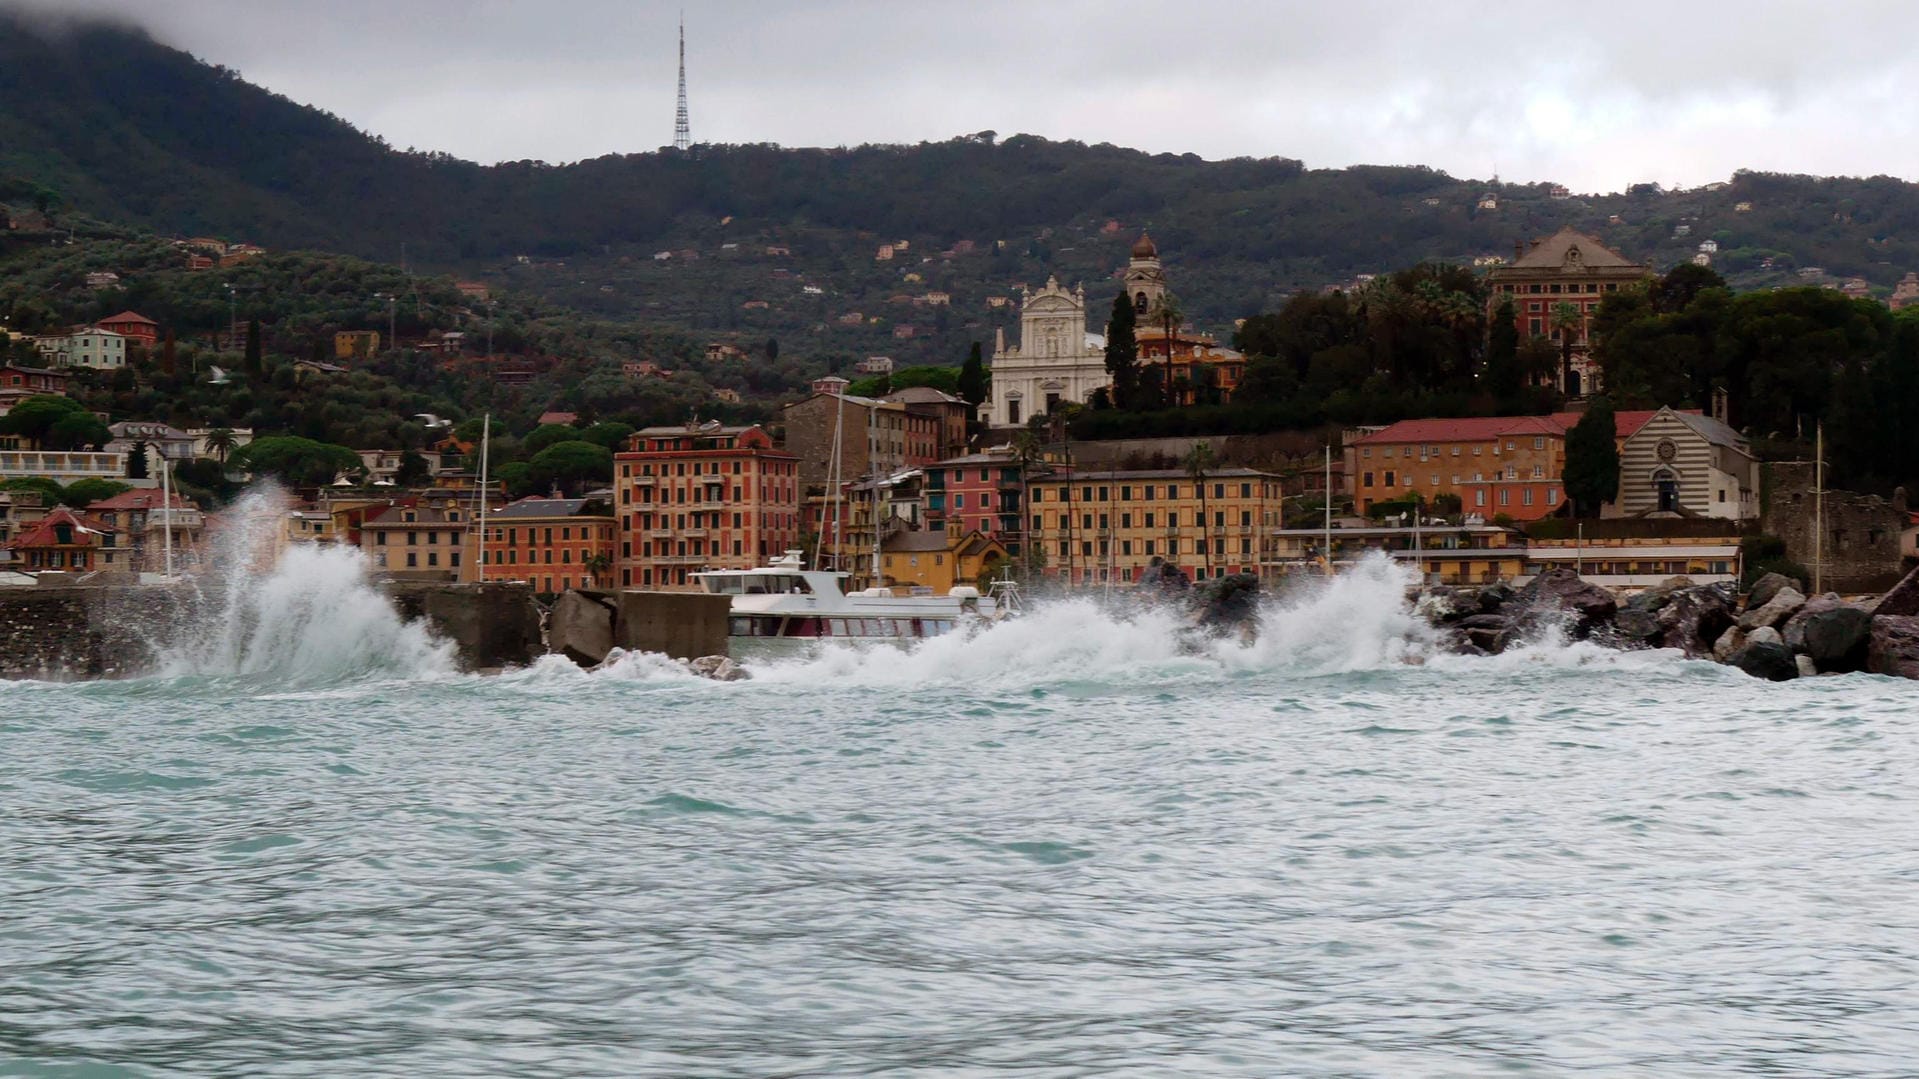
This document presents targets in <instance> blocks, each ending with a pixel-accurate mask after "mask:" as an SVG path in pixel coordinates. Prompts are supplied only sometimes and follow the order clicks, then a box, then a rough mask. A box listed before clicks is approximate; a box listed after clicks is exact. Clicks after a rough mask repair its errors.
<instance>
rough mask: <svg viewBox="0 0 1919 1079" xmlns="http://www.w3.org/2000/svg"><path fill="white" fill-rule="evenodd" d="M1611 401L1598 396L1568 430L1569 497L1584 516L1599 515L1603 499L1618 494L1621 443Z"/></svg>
mask: <svg viewBox="0 0 1919 1079" xmlns="http://www.w3.org/2000/svg"><path fill="white" fill-rule="evenodd" d="M1616 437H1617V433H1616V431H1615V422H1614V419H1613V407H1612V402H1611V401H1610V400H1608V399H1606V398H1605V397H1596V398H1594V399H1593V400H1592V402H1591V403H1590V404H1588V405H1587V406H1586V414H1585V415H1583V416H1581V417H1580V418H1579V422H1578V423H1576V424H1574V425H1573V429H1572V430H1571V431H1568V432H1567V433H1566V476H1565V479H1566V497H1567V498H1569V499H1571V500H1572V503H1573V512H1574V513H1576V514H1578V515H1579V516H1581V517H1597V516H1599V507H1600V505H1601V504H1602V503H1605V502H1611V501H1613V500H1614V499H1616V498H1618V497H1619V445H1618V443H1617V442H1616V441H1615V439H1616Z"/></svg>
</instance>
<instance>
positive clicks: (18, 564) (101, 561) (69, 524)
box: [6, 506, 127, 573]
mask: <svg viewBox="0 0 1919 1079" xmlns="http://www.w3.org/2000/svg"><path fill="white" fill-rule="evenodd" d="M114 539H115V536H114V532H113V529H112V528H111V527H109V526H108V525H107V523H106V522H105V521H98V520H94V519H93V518H91V517H85V516H82V515H81V514H78V513H75V512H74V511H72V510H70V509H68V508H66V507H65V506H61V507H60V508H58V509H56V510H54V511H52V512H51V513H48V514H47V515H46V516H45V517H44V518H42V519H41V520H39V521H38V522H36V523H34V524H32V525H30V526H28V527H27V528H26V529H25V530H24V531H22V532H21V533H20V534H19V535H17V536H15V537H14V538H13V539H11V540H9V541H7V546H6V550H7V552H8V553H9V554H10V555H11V562H12V568H13V569H17V570H24V571H25V572H28V573H40V572H42V571H47V570H58V571H63V572H66V573H92V572H93V571H94V570H101V569H112V570H118V569H125V568H126V565H127V560H126V558H124V557H122V556H123V555H124V554H125V553H126V552H125V551H123V550H121V549H120V547H119V545H118V544H116V543H115V542H114Z"/></svg>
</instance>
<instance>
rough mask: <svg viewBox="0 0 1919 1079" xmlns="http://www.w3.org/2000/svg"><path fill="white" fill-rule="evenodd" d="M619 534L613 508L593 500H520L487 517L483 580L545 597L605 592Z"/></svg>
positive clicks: (611, 573)
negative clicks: (522, 585)
mask: <svg viewBox="0 0 1919 1079" xmlns="http://www.w3.org/2000/svg"><path fill="white" fill-rule="evenodd" d="M618 532H619V520H618V518H616V517H615V516H614V515H613V510H612V507H610V506H608V505H607V504H606V503H604V502H601V501H598V500H596V499H587V498H523V499H520V500H519V501H518V502H513V503H509V504H508V505H505V506H502V507H500V508H499V509H497V510H489V511H488V512H487V518H486V556H485V558H484V560H483V565H484V566H485V570H484V574H485V579H486V580H489V581H525V582H526V583H527V584H529V585H531V586H532V588H533V590H534V591H535V592H545V593H559V592H564V591H566V590H567V589H570V588H606V587H609V586H611V585H612V583H613V576H614V574H613V570H614V563H615V560H616V558H617V554H618V546H619V539H618V535H617V534H618Z"/></svg>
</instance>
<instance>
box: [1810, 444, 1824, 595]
mask: <svg viewBox="0 0 1919 1079" xmlns="http://www.w3.org/2000/svg"><path fill="white" fill-rule="evenodd" d="M1814 439H1815V441H1814V442H1813V451H1812V456H1813V463H1812V477H1813V478H1812V594H1813V595H1815V596H1817V595H1821V594H1822V593H1824V591H1825V589H1824V588H1823V587H1822V586H1823V585H1824V583H1825V561H1826V421H1824V420H1820V421H1819V427H1818V433H1817V434H1816V435H1815V436H1814Z"/></svg>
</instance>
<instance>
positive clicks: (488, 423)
mask: <svg viewBox="0 0 1919 1079" xmlns="http://www.w3.org/2000/svg"><path fill="white" fill-rule="evenodd" d="M492 448H493V413H491V412H489V413H487V414H486V415H485V416H484V417H482V418H481V420H480V583H481V584H485V583H486V483H487V479H486V466H487V455H488V454H489V452H491V450H492Z"/></svg>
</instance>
